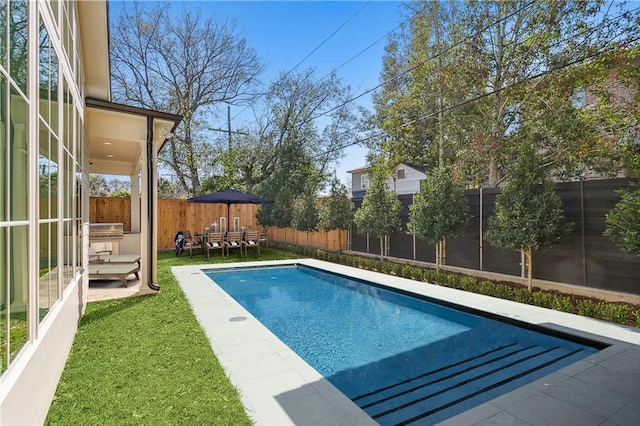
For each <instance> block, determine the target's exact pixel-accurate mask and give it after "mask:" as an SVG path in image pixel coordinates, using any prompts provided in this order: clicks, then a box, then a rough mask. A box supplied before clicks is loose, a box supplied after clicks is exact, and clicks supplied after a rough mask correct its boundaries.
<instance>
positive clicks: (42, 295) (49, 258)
mask: <svg viewBox="0 0 640 426" xmlns="http://www.w3.org/2000/svg"><path fill="white" fill-rule="evenodd" d="M55 229H56V227H55V224H53V223H41V224H40V274H39V276H40V279H39V295H38V296H39V297H38V309H39V311H38V312H39V318H40V319H42V318H43V317H44V315H46V313H47V312H49V309H50V308H51V306H53V304H54V303H55V301H56V300H57V299H58V273H59V271H58V269H57V267H56V266H57V265H56V264H57V260H56V256H55V247H56V235H57V233H56V232H55Z"/></svg>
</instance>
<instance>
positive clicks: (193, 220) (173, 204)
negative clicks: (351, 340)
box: [89, 197, 347, 250]
mask: <svg viewBox="0 0 640 426" xmlns="http://www.w3.org/2000/svg"><path fill="white" fill-rule="evenodd" d="M259 208H260V205H257V204H231V205H230V206H229V217H230V220H229V222H228V227H229V228H233V223H234V222H233V221H234V218H236V217H237V218H238V221H239V225H240V226H244V227H245V228H247V229H259V230H262V226H261V225H259V224H258V222H257V220H256V212H257V211H258V209H259ZM226 216H227V205H226V204H222V203H220V204H218V203H190V202H188V201H187V200H173V199H159V200H158V212H157V217H158V248H159V249H172V248H173V247H174V246H175V242H174V237H175V235H176V232H178V231H179V230H183V231H184V230H189V231H191V232H192V233H193V232H203V231H204V228H205V227H207V226H211V225H212V224H213V223H215V222H217V223H218V224H219V223H220V217H226ZM89 221H90V222H91V223H114V222H115V223H123V224H124V226H123V229H124V232H131V200H130V199H129V198H111V197H91V198H90V199H89ZM339 232H342V236H341V237H340V242H341V244H342V249H345V248H346V245H347V232H346V231H337V230H336V231H328V232H325V231H319V232H310V233H307V232H300V231H297V230H295V229H289V228H273V227H272V228H269V229H268V237H267V238H268V240H269V241H277V242H282V243H288V244H297V245H301V246H309V247H315V248H320V249H327V250H338V248H339V246H338V240H339V236H338V235H339V234H338V233H339Z"/></svg>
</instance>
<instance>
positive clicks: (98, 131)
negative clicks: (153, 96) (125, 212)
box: [83, 98, 182, 297]
mask: <svg viewBox="0 0 640 426" xmlns="http://www.w3.org/2000/svg"><path fill="white" fill-rule="evenodd" d="M86 106H87V109H86V115H87V117H86V138H87V146H88V149H87V151H88V152H87V157H88V163H89V164H88V171H89V173H92V174H109V175H122V176H129V179H130V181H131V200H132V202H131V229H130V231H129V232H127V233H126V234H125V237H126V238H125V240H124V241H123V244H122V248H123V251H119V252H120V253H127V254H139V255H140V257H141V263H140V272H139V276H140V279H139V280H138V282H137V284H133V283H130V284H128V285H127V287H124V288H123V287H120V286H119V288H117V289H113V291H118V292H120V293H127V294H129V293H131V294H149V293H153V292H155V291H157V290H159V284H158V283H157V271H156V264H157V254H156V253H157V249H158V219H157V216H156V211H157V192H158V191H157V174H158V171H157V164H158V152H159V151H160V150H161V149H162V146H163V145H164V144H165V142H166V141H167V139H169V138H170V137H171V136H172V135H173V131H174V130H175V128H176V127H177V126H178V124H179V123H180V120H181V119H182V117H181V116H178V115H174V114H168V113H163V112H159V111H152V110H147V109H143V108H138V107H132V106H128V105H122V104H117V103H113V102H110V101H105V100H100V99H96V98H87V99H86ZM138 199H139V200H140V202H139V203H138V202H137V200H138ZM86 200H87V204H88V198H87V199H86ZM86 207H87V206H85V208H86ZM87 225H88V224H87ZM83 235H85V236H87V237H88V236H89V232H88V228H87V229H86V230H83ZM87 246H88V243H87ZM85 264H88V261H86V262H85ZM94 281H95V280H92V281H91V282H90V287H92V285H93V284H94ZM115 282H116V284H118V285H119V284H120V283H119V282H118V281H115ZM95 283H96V284H98V281H95ZM140 283H143V284H142V285H141V284H140ZM121 297H122V296H121Z"/></svg>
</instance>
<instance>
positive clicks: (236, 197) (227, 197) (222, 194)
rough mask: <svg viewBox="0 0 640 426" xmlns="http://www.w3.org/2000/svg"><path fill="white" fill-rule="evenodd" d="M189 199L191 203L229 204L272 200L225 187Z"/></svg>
mask: <svg viewBox="0 0 640 426" xmlns="http://www.w3.org/2000/svg"><path fill="white" fill-rule="evenodd" d="M188 201H189V202H190V203H224V204H226V205H227V206H228V205H231V204H262V203H270V202H271V200H267V199H266V198H262V197H258V196H257V195H253V194H249V193H247V192H240V191H235V190H233V189H225V190H224V191H218V192H212V193H211V194H205V195H200V196H198V197H192V198H189V200H188Z"/></svg>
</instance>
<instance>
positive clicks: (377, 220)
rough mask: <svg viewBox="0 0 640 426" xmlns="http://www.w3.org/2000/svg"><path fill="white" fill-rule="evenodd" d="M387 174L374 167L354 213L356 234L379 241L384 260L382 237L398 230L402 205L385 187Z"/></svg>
mask: <svg viewBox="0 0 640 426" xmlns="http://www.w3.org/2000/svg"><path fill="white" fill-rule="evenodd" d="M388 177H389V172H388V171H386V170H384V169H383V168H382V166H377V167H374V171H373V177H372V179H371V184H370V185H369V187H367V190H366V193H365V196H364V199H363V200H362V205H361V206H360V208H359V209H358V210H356V212H355V216H354V222H355V224H356V226H357V227H358V233H360V234H362V235H367V234H369V235H373V236H375V237H378V238H379V239H380V258H381V259H383V258H384V252H385V250H384V242H383V241H384V237H385V236H387V235H391V234H392V233H394V232H396V231H399V230H400V209H401V208H402V205H401V204H400V200H399V199H398V196H397V195H396V193H395V192H393V191H392V190H390V189H389V187H388V186H387V178H388Z"/></svg>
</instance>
